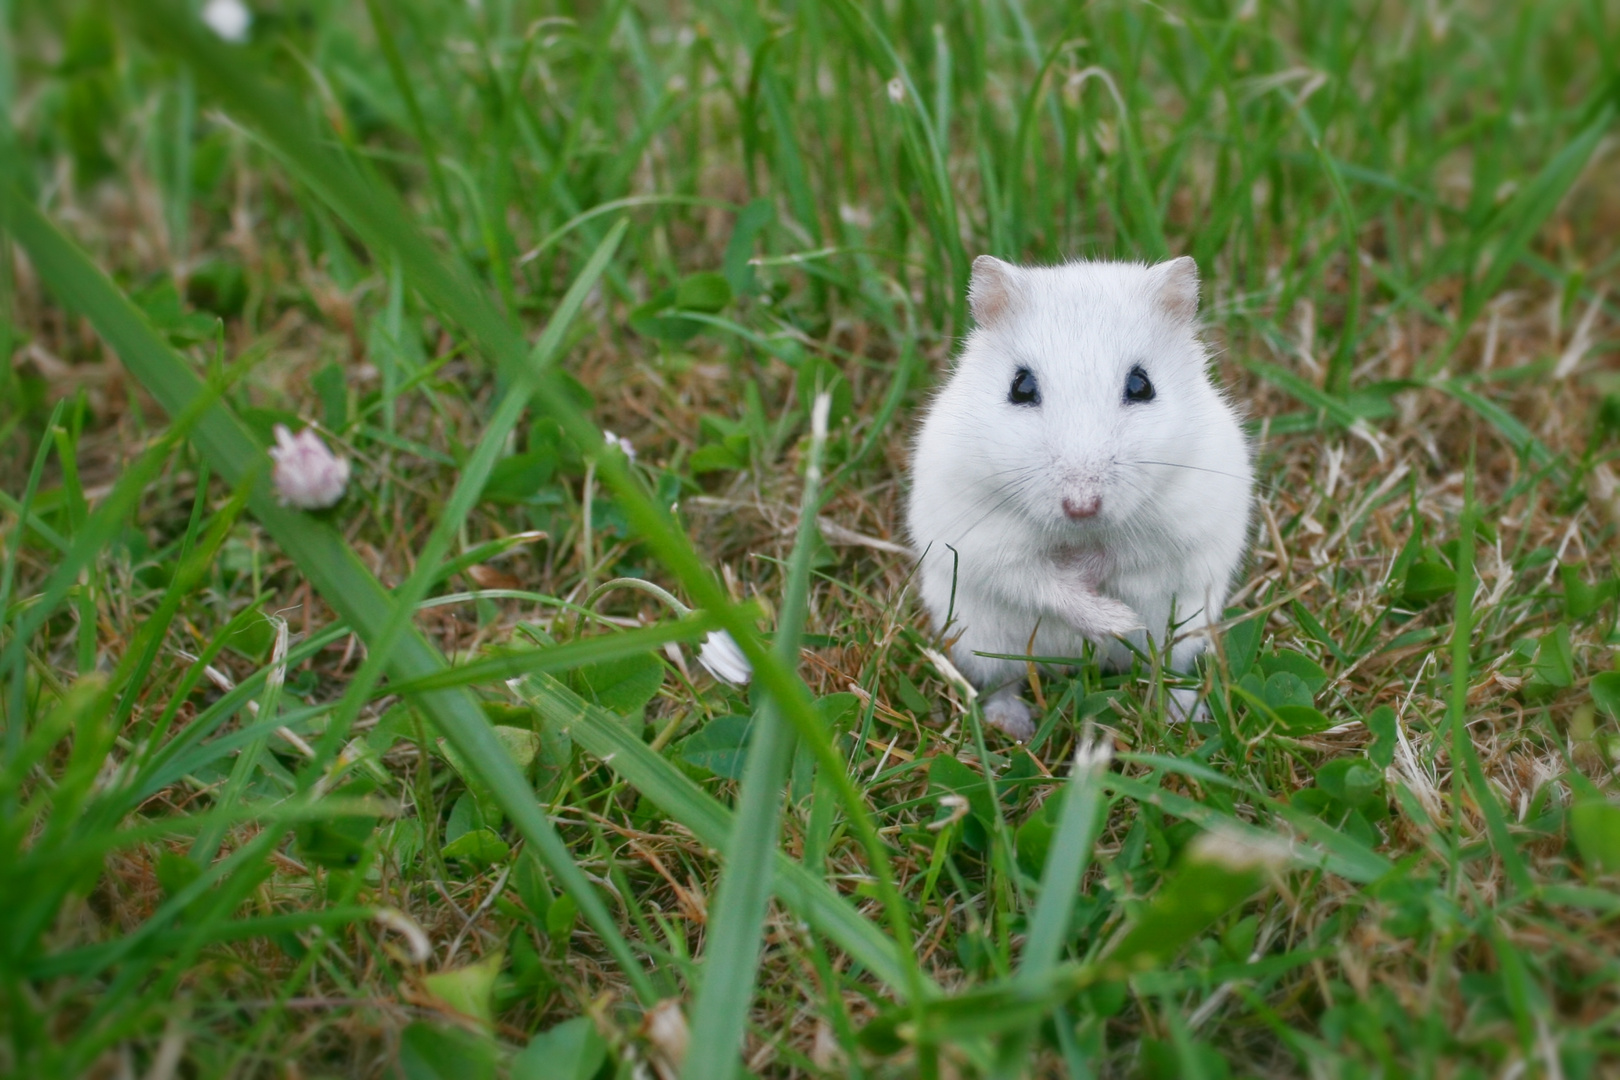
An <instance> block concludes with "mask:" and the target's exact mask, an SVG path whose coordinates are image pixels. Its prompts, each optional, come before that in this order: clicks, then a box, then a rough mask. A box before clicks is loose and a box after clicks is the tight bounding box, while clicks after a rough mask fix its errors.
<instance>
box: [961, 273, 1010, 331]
mask: <svg viewBox="0 0 1620 1080" xmlns="http://www.w3.org/2000/svg"><path fill="white" fill-rule="evenodd" d="M1017 274H1018V268H1017V267H1016V266H1014V265H1012V264H1011V263H1004V262H1002V261H1001V260H1000V259H998V258H996V257H995V256H993V255H980V256H979V257H978V258H977V259H974V260H973V280H972V281H970V282H969V283H968V310H969V311H971V312H973V321H974V322H976V323H978V324H979V325H980V326H992V325H994V324H995V323H996V322H997V321H998V320H999V319H1001V318H1002V317H1003V316H1005V315H1006V314H1007V312H1008V311H1010V310H1011V309H1012V306H1013V298H1014V296H1015V295H1016V293H1017V290H1018V281H1017Z"/></svg>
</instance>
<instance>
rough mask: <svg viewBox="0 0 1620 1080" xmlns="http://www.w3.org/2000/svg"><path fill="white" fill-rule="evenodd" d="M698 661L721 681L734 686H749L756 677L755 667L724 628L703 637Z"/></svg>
mask: <svg viewBox="0 0 1620 1080" xmlns="http://www.w3.org/2000/svg"><path fill="white" fill-rule="evenodd" d="M698 663H700V664H702V665H703V668H704V670H705V671H707V672H708V673H709V674H710V675H713V676H714V677H715V678H717V679H719V680H720V681H721V682H728V683H730V684H731V685H733V686H747V685H748V680H749V679H752V678H753V677H754V667H753V665H752V664H750V663H749V662H748V657H746V656H744V655H743V651H742V650H741V649H739V648H738V647H737V642H736V641H735V640H733V638H732V636H731V635H730V634H728V633H726V632H725V631H724V630H716V631H715V632H714V633H712V634H710V635H708V636H707V637H705V638H704V639H703V648H702V649H699V650H698Z"/></svg>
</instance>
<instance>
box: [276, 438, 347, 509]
mask: <svg viewBox="0 0 1620 1080" xmlns="http://www.w3.org/2000/svg"><path fill="white" fill-rule="evenodd" d="M275 435H276V445H275V446H272V447H271V448H270V456H271V457H272V458H274V459H275V462H276V470H275V473H274V474H273V479H274V480H275V483H276V494H277V495H279V496H280V497H281V505H282V506H296V507H297V508H298V509H300V510H322V509H325V508H326V507H328V506H335V505H336V504H337V502H338V500H339V499H341V498H343V489H344V487H346V486H347V485H348V483H349V463H348V461H346V460H344V459H343V458H340V457H338V456H337V455H336V454H333V453H332V451H330V450H328V449H327V448H326V444H325V443H324V442H322V441H321V437H320V436H319V435H317V434H315V429H314V428H312V427H307V428H305V429H304V430H303V431H300V432H299V433H298V434H296V435H294V434H293V433H292V432H291V431H288V430H287V426H286V425H285V424H277V425H276V427H275Z"/></svg>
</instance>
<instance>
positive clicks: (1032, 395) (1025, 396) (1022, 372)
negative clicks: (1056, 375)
mask: <svg viewBox="0 0 1620 1080" xmlns="http://www.w3.org/2000/svg"><path fill="white" fill-rule="evenodd" d="M1007 400H1008V401H1010V402H1012V403H1013V404H1014V405H1039V404H1040V403H1041V385H1040V383H1038V382H1036V381H1035V373H1034V372H1033V371H1031V370H1029V368H1027V367H1021V368H1019V369H1018V373H1017V374H1016V375H1014V376H1013V381H1012V388H1011V389H1009V390H1008V391H1007Z"/></svg>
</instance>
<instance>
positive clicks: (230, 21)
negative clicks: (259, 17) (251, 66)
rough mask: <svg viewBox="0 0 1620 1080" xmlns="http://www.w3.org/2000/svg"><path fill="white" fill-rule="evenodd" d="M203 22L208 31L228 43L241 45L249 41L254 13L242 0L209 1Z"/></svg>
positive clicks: (204, 10)
mask: <svg viewBox="0 0 1620 1080" xmlns="http://www.w3.org/2000/svg"><path fill="white" fill-rule="evenodd" d="M202 20H203V22H204V23H206V24H207V26H208V29H210V30H212V31H213V32H214V33H216V34H218V35H219V36H220V37H222V38H224V39H225V40H226V41H230V42H235V43H237V44H241V43H242V42H244V41H246V40H247V36H248V27H250V26H252V25H253V12H251V11H249V10H248V6H247V5H246V4H244V3H242V0H208V3H206V4H204V5H203V9H202Z"/></svg>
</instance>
